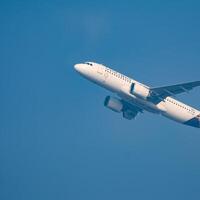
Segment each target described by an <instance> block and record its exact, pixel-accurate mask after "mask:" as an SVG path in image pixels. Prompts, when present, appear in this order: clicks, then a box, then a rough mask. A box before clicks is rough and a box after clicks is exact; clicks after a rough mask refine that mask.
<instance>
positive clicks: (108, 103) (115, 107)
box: [104, 96, 123, 113]
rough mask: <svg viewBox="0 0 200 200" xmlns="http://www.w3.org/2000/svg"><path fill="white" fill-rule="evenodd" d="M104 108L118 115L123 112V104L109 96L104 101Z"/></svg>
mask: <svg viewBox="0 0 200 200" xmlns="http://www.w3.org/2000/svg"><path fill="white" fill-rule="evenodd" d="M104 106H105V107H107V108H109V109H111V110H112V111H114V112H118V113H120V112H122V110H123V103H122V102H121V101H120V100H119V99H117V98H115V97H110V96H107V97H106V98H105V101H104Z"/></svg>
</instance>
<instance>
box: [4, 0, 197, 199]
mask: <svg viewBox="0 0 200 200" xmlns="http://www.w3.org/2000/svg"><path fill="white" fill-rule="evenodd" d="M199 10H200V3H199V2H198V1H184V0H182V1H165V2H164V1H121V2H119V1H105V2H104V1H93V2H90V1H51V0H50V1H49V0H48V1H47V0H44V1H1V3H0V25H1V31H0V89H1V107H0V108H1V112H0V113H1V114H0V119H1V123H0V163H1V164H0V188H1V189H0V199H2V200H12V199H20V200H23V199H24V200H26V199H30V200H32V199H49V200H51V199H61V200H62V199H69V200H78V199H87V200H90V199H92V200H94V199H95V200H96V199H116V200H118V199H127V200H128V199H138V200H143V199H154V200H156V199H163V200H165V199H166V200H168V199H171V200H173V199H174V200H175V199H176V200H177V199H182V200H185V199H194V200H195V199H200V183H199V180H200V160H199V158H200V153H199V152H200V145H199V144H200V132H199V130H198V129H194V128H191V127H186V126H182V125H179V124H176V123H174V122H172V121H169V120H167V119H165V118H162V117H160V116H156V115H152V114H148V113H146V114H144V115H140V116H138V117H137V119H136V120H135V121H131V122H130V121H126V120H124V119H122V117H121V116H120V115H118V114H115V113H113V112H111V111H110V110H108V109H106V108H104V107H103V101H104V98H105V96H106V95H109V94H110V92H109V91H105V90H104V89H102V88H100V87H97V86H96V85H93V84H91V83H89V82H88V81H87V80H84V79H83V78H82V77H80V76H79V75H78V74H77V73H76V72H75V71H74V69H73V65H74V64H75V63H79V62H83V61H88V60H90V61H96V62H99V63H104V64H106V65H108V66H110V67H111V68H114V69H115V70H118V71H120V72H122V73H124V74H126V75H129V76H131V77H132V78H134V79H136V80H139V81H141V82H143V83H146V84H149V85H150V86H162V85H168V84H175V83H180V82H187V81H194V80H199V74H200V67H199V66H200V39H199V38H200V37H199V36H200V12H199ZM179 99H180V100H184V101H185V102H186V103H188V104H190V105H193V106H194V107H196V108H200V102H199V99H200V92H199V89H196V90H194V91H192V92H191V93H190V95H187V94H186V95H181V96H179Z"/></svg>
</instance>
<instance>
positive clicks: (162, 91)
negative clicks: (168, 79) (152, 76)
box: [149, 81, 200, 103]
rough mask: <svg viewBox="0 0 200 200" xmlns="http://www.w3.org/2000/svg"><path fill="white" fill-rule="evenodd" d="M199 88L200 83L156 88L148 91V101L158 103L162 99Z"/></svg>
mask: <svg viewBox="0 0 200 200" xmlns="http://www.w3.org/2000/svg"><path fill="white" fill-rule="evenodd" d="M198 86H200V81H194V82H189V83H183V84H177V85H171V86H164V87H157V88H151V89H150V96H149V100H150V101H152V102H154V103H156V102H157V103H159V102H160V101H162V100H163V99H164V98H166V97H168V96H175V95H177V94H181V93H184V92H189V91H190V90H192V89H193V88H195V87H198Z"/></svg>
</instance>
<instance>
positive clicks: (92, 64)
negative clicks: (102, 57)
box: [85, 62, 93, 66]
mask: <svg viewBox="0 0 200 200" xmlns="http://www.w3.org/2000/svg"><path fill="white" fill-rule="evenodd" d="M85 64H87V65H90V66H93V64H92V63H89V62H86V63H85Z"/></svg>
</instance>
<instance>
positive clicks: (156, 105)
mask: <svg viewBox="0 0 200 200" xmlns="http://www.w3.org/2000/svg"><path fill="white" fill-rule="evenodd" d="M74 68H75V70H76V71H77V72H78V73H79V74H80V75H82V76H83V77H85V78H86V79H88V80H90V81H92V82H93V83H95V84H97V85H100V86H102V87H103V88H105V89H107V90H109V91H111V92H113V93H115V94H116V95H117V97H115V96H114V97H112V96H107V97H106V98H105V101H104V106H105V107H107V108H109V109H111V110H112V111H114V112H116V113H122V115H123V117H124V118H125V119H128V120H132V119H135V117H136V116H137V114H138V113H143V112H144V111H148V112H151V113H155V114H160V115H162V116H164V117H167V118H168V119H171V120H174V121H176V122H179V123H181V124H185V125H188V126H192V127H196V128H200V111H199V110H196V109H195V108H192V107H190V106H188V105H186V104H184V103H182V102H180V101H177V100H175V99H174V98H172V97H174V96H175V95H177V94H181V93H184V92H189V91H190V90H192V89H193V88H195V87H197V86H200V81H195V82H189V83H183V84H176V85H170V86H164V87H148V86H147V85H144V84H142V83H140V82H138V81H136V80H134V79H131V78H129V77H127V76H125V75H123V74H121V73H119V72H117V71H115V70H113V69H111V68H109V67H107V66H105V65H102V64H98V63H95V62H85V63H80V64H75V65H74Z"/></svg>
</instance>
